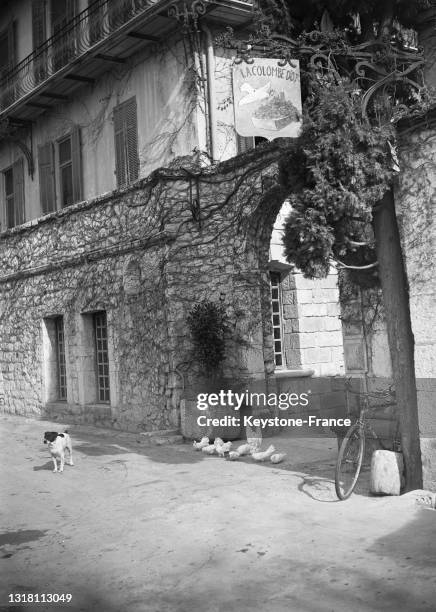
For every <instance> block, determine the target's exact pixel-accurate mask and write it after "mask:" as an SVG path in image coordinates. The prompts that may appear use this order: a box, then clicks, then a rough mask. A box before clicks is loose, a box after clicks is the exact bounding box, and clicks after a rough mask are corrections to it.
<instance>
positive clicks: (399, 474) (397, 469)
mask: <svg viewBox="0 0 436 612" xmlns="http://www.w3.org/2000/svg"><path fill="white" fill-rule="evenodd" d="M403 472H404V465H403V455H402V454H401V453H394V452H392V451H386V450H376V451H374V453H373V455H372V458H371V477H370V492H371V493H373V494H375V495H399V494H400V491H401V487H402V485H403V481H404V476H403Z"/></svg>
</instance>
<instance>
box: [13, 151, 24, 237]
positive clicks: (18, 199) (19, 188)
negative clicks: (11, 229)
mask: <svg viewBox="0 0 436 612" xmlns="http://www.w3.org/2000/svg"><path fill="white" fill-rule="evenodd" d="M13 176H14V208H15V225H20V224H21V223H24V220H25V215H24V166H23V160H22V159H19V160H18V161H17V162H15V163H14V165H13Z"/></svg>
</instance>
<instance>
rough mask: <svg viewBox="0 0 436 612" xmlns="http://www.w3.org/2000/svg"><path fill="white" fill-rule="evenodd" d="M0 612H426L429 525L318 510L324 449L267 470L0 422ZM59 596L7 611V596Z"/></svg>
mask: <svg viewBox="0 0 436 612" xmlns="http://www.w3.org/2000/svg"><path fill="white" fill-rule="evenodd" d="M0 423H1V453H2V457H1V465H2V468H1V469H2V489H3V492H2V501H1V505H2V527H1V529H0V574H1V576H2V588H1V593H0V611H1V612H4V611H6V610H7V611H9V612H21V611H32V612H33V610H36V611H44V612H45V611H46V610H50V611H52V612H58V611H61V610H62V611H64V610H65V611H68V612H71V611H74V612H76V611H77V612H78V611H84V612H85V611H86V612H87V611H90V612H91V611H93V612H94V611H96V612H100V611H101V612H120V611H124V610H125V611H128V612H191V611H192V612H232V611H235V612H324V611H329V612H342V611H344V612H345V611H346V612H361V611H362V612H363V611H364V612H367V611H376V612H379V611H391V610H392V611H394V610H395V611H397V610H402V611H407V612H419V611H428V612H430V611H433V612H434V610H435V601H436V597H435V595H436V538H435V526H436V512H435V511H433V510H429V509H424V508H420V507H418V506H416V505H415V503H414V502H413V501H412V500H411V499H410V498H409V499H406V498H405V497H404V496H403V497H401V498H371V497H369V496H367V495H365V494H364V490H360V491H359V492H358V493H357V494H354V495H353V496H352V497H351V498H350V499H349V500H347V501H345V502H338V501H337V500H336V498H335V495H334V486H333V481H332V477H333V473H334V462H335V457H336V453H337V447H336V441H335V440H333V439H329V438H317V439H309V438H305V437H290V436H289V435H288V436H285V435H282V436H280V437H277V438H274V439H273V440H268V443H269V442H270V441H272V442H273V443H274V444H275V445H276V447H277V449H278V450H279V451H284V452H287V457H286V460H285V462H284V463H282V464H280V465H272V464H255V463H254V462H253V461H252V460H250V459H244V460H240V461H235V462H228V461H224V460H223V459H220V458H218V457H206V456H204V454H203V453H200V452H195V451H194V450H193V449H192V447H191V445H190V444H174V445H167V446H156V445H153V444H150V443H139V442H138V440H139V439H140V436H135V435H133V434H129V435H128V434H122V433H118V432H114V431H108V430H97V429H95V428H91V427H90V428H85V427H84V426H81V427H79V426H72V427H71V428H69V431H70V433H71V436H72V439H73V445H74V449H73V453H74V460H75V465H74V467H70V466H68V465H67V466H66V467H65V471H64V473H63V474H53V473H52V471H51V470H52V463H51V460H50V459H49V456H48V452H47V448H46V447H45V446H44V445H43V444H42V439H43V433H44V431H46V430H62V428H61V427H60V426H59V424H58V425H56V424H55V423H49V422H46V421H36V420H31V419H25V418H20V417H14V416H3V417H1V420H0ZM36 593H38V594H39V596H40V598H41V596H42V594H49V593H51V594H54V593H57V594H67V593H69V594H71V595H72V601H71V603H62V602H58V603H50V604H49V603H45V604H44V603H23V602H21V603H12V602H9V594H26V596H28V595H29V594H34V595H35V594H36Z"/></svg>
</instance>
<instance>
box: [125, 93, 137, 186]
mask: <svg viewBox="0 0 436 612" xmlns="http://www.w3.org/2000/svg"><path fill="white" fill-rule="evenodd" d="M125 111H126V117H125V119H126V143H127V167H128V170H127V175H128V182H129V183H133V181H136V179H137V178H138V172H139V157H138V121H137V111H136V98H132V99H131V100H129V101H128V102H127V103H126V106H125Z"/></svg>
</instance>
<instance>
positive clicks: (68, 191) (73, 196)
mask: <svg viewBox="0 0 436 612" xmlns="http://www.w3.org/2000/svg"><path fill="white" fill-rule="evenodd" d="M58 163H59V191H60V201H61V206H62V207H63V208H64V207H65V206H70V205H71V204H74V203H75V202H79V201H80V200H81V199H82V161H81V150H80V132H79V129H78V128H76V129H75V130H74V131H73V132H72V133H71V134H69V135H68V136H65V137H64V138H62V139H61V140H59V141H58ZM44 187H46V185H44ZM49 187H50V186H48V188H49ZM41 197H42V196H41Z"/></svg>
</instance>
